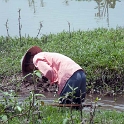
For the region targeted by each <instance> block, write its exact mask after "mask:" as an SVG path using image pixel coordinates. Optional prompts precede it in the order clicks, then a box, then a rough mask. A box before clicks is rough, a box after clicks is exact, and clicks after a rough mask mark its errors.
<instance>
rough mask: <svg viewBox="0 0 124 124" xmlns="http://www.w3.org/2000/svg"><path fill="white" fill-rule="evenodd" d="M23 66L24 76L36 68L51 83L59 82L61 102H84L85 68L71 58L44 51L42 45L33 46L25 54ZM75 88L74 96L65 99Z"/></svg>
mask: <svg viewBox="0 0 124 124" xmlns="http://www.w3.org/2000/svg"><path fill="white" fill-rule="evenodd" d="M21 66H22V73H23V75H24V76H25V75H26V74H28V73H30V72H33V70H34V68H36V69H37V70H39V71H40V72H41V74H42V75H43V77H46V79H48V80H49V81H50V83H51V84H54V83H57V85H58V95H59V96H60V103H61V104H70V103H72V102H73V103H75V104H81V103H82V102H84V100H85V94H86V75H85V72H84V70H83V69H82V68H81V67H80V66H79V65H78V64H77V63H76V62H74V61H73V60H72V59H71V58H69V57H67V56H65V55H62V54H60V53H55V52H42V50H41V49H40V47H38V46H33V47H31V48H30V49H29V50H27V52H26V53H25V55H24V56H23V58H22V62H21ZM73 89H74V94H73V98H72V96H68V98H67V99H63V98H64V97H65V96H66V95H67V93H71V92H72V91H73ZM70 99H71V101H70Z"/></svg>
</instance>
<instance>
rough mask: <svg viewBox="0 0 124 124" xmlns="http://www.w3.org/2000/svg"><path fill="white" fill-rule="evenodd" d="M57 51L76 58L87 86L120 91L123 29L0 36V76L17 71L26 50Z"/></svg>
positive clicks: (123, 73)
mask: <svg viewBox="0 0 124 124" xmlns="http://www.w3.org/2000/svg"><path fill="white" fill-rule="evenodd" d="M33 45H38V46H40V47H41V48H42V50H43V51H51V52H59V53H62V54H64V55H67V56H68V57H70V58H72V59H73V60H74V61H76V62H77V63H78V64H79V65H80V66H82V68H83V69H84V70H85V72H86V74H87V85H88V86H87V88H88V89H90V88H91V87H92V88H93V87H94V88H95V90H99V92H106V93H111V92H112V93H113V92H114V93H118V92H119V93H122V92H123V88H124V87H123V82H124V29H123V28H119V29H116V30H114V29H110V30H107V29H95V30H94V31H77V32H70V33H69V32H62V33H59V34H57V35H55V34H50V35H44V36H42V37H41V38H32V37H22V38H21V41H20V38H17V37H15V38H10V37H0V51H1V54H0V76H1V79H2V77H3V76H8V75H9V76H12V75H15V74H16V73H20V72H21V66H20V60H21V57H22V56H23V55H24V53H25V52H26V50H27V49H29V48H30V47H31V46H33Z"/></svg>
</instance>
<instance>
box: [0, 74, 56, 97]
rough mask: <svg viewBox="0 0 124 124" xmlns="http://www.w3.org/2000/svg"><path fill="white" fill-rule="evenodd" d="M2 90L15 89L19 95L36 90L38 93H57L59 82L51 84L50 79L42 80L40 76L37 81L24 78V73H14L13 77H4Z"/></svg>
mask: <svg viewBox="0 0 124 124" xmlns="http://www.w3.org/2000/svg"><path fill="white" fill-rule="evenodd" d="M1 82H2V83H1V85H0V90H2V91H10V90H14V91H15V92H16V93H18V94H19V95H23V96H26V95H27V94H29V93H30V91H32V90H33V91H34V92H35V93H38V94H41V93H42V94H44V93H48V92H51V93H57V91H58V86H57V84H53V85H51V84H50V82H49V81H45V80H42V79H40V78H38V77H37V78H36V79H35V83H34V81H32V80H23V76H22V74H17V75H13V76H12V77H9V76H6V77H2V81H1Z"/></svg>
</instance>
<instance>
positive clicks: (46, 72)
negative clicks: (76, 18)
mask: <svg viewBox="0 0 124 124" xmlns="http://www.w3.org/2000/svg"><path fill="white" fill-rule="evenodd" d="M35 66H36V67H37V68H38V70H39V71H40V72H41V73H42V74H43V76H45V77H46V78H48V79H49V80H50V82H51V83H53V82H54V71H53V69H52V68H51V67H50V66H49V65H48V64H47V62H44V61H41V60H39V61H37V63H36V65H35Z"/></svg>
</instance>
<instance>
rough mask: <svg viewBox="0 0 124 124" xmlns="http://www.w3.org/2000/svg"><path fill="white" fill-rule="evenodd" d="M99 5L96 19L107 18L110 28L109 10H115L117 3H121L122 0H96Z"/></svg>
mask: <svg viewBox="0 0 124 124" xmlns="http://www.w3.org/2000/svg"><path fill="white" fill-rule="evenodd" d="M95 1H96V3H97V7H96V8H95V9H98V12H97V13H95V17H99V18H101V17H106V18H107V24H108V27H109V8H113V9H114V8H115V5H116V2H117V1H118V2H121V1H120V0H95Z"/></svg>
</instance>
